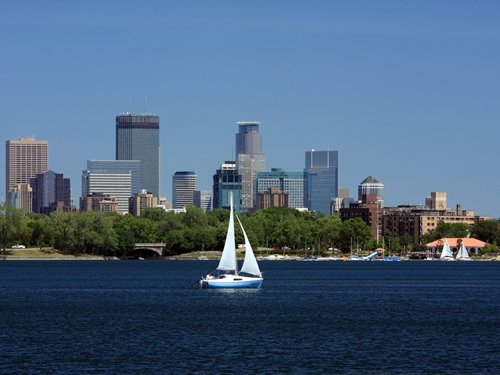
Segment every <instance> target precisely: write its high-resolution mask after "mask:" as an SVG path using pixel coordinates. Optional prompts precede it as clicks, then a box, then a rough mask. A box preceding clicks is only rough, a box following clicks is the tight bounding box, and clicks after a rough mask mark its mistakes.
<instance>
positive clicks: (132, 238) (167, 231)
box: [0, 204, 500, 256]
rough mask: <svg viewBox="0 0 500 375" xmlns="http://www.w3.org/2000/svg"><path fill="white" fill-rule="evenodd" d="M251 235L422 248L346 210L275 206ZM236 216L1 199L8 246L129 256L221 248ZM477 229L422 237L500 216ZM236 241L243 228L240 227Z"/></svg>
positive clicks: (2, 232) (292, 244)
mask: <svg viewBox="0 0 500 375" xmlns="http://www.w3.org/2000/svg"><path fill="white" fill-rule="evenodd" d="M239 217H240V219H241V221H242V223H243V225H244V227H245V230H246V231H247V235H248V237H249V240H250V242H251V243H252V246H253V247H254V248H256V247H259V246H260V247H273V248H280V249H281V248H284V247H286V248H290V249H292V250H295V251H300V249H304V248H305V249H307V248H309V249H313V250H315V251H316V253H320V252H324V251H325V250H327V249H329V248H337V249H340V250H342V251H343V252H349V251H350V250H351V249H353V248H354V249H361V250H367V251H368V250H372V249H375V248H377V247H380V246H384V247H385V248H388V249H389V248H390V250H391V251H392V252H394V253H401V252H404V251H410V250H421V248H420V245H418V244H414V243H413V241H412V238H411V237H410V236H408V235H405V236H403V237H395V238H392V237H391V236H385V237H384V238H380V239H379V241H378V242H377V240H376V239H375V238H374V237H373V235H372V233H371V230H370V228H369V227H368V225H366V224H365V223H364V222H363V221H362V220H361V219H359V218H357V219H350V220H347V221H344V222H342V221H341V219H340V218H339V217H338V216H328V217H327V216H324V215H321V214H320V215H316V214H315V213H310V212H300V211H297V210H295V209H292V208H288V207H271V208H268V209H266V210H260V211H257V212H255V213H253V214H240V215H239ZM228 221H229V211H227V210H224V209H216V210H214V211H209V212H207V213H204V212H203V211H202V210H201V209H199V208H196V207H194V206H188V207H187V208H186V213H180V214H175V213H173V212H165V211H164V210H162V209H159V208H150V209H146V210H144V211H143V215H142V216H140V217H135V216H132V215H118V214H114V213H106V214H103V213H101V212H77V213H71V212H54V213H52V214H51V215H50V216H45V215H37V214H33V213H24V212H23V211H22V210H19V209H15V208H12V207H10V206H9V205H7V204H2V205H0V244H1V245H2V249H3V251H4V252H5V249H6V248H7V247H10V246H12V245H13V244H16V243H20V244H24V245H26V246H37V247H40V248H43V247H45V246H51V247H53V248H55V249H58V250H60V251H62V252H64V253H68V254H95V255H97V254H99V255H105V256H121V255H123V254H126V253H128V252H130V251H132V250H133V249H134V246H135V243H158V242H162V243H164V244H165V255H175V254H182V253H187V252H191V251H195V250H201V249H206V250H210V249H215V250H221V249H222V248H223V246H224V240H225V236H226V231H227V225H228ZM470 231H471V229H470V228H469V226H468V225H467V224H462V223H457V224H441V225H438V227H437V228H436V230H435V231H433V232H432V233H429V234H427V235H424V236H422V237H423V238H422V243H427V242H430V241H432V240H434V239H437V238H441V237H465V236H467V234H469V233H470V234H472V235H474V236H475V237H476V238H478V239H481V240H483V241H486V242H489V243H492V244H496V243H498V241H500V229H499V223H498V221H497V220H492V221H491V222H480V223H478V224H477V225H475V226H474V227H473V228H472V232H470ZM236 241H237V243H243V242H244V241H243V234H242V233H241V230H240V229H239V228H238V227H237V228H236Z"/></svg>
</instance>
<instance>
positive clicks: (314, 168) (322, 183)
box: [304, 150, 339, 215]
mask: <svg viewBox="0 0 500 375" xmlns="http://www.w3.org/2000/svg"><path fill="white" fill-rule="evenodd" d="M305 156H306V163H305V164H306V167H305V168H304V173H305V174H306V178H307V208H308V209H309V210H310V211H319V212H322V213H323V214H325V215H330V203H331V199H332V198H336V197H338V186H339V185H338V179H339V178H338V175H339V170H338V167H339V164H338V160H339V156H338V151H330V150H328V151H314V150H311V151H306V155H305Z"/></svg>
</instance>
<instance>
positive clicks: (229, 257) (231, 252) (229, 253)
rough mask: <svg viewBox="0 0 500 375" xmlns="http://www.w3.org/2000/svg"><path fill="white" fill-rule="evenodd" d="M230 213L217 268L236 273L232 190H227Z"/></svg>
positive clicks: (236, 261)
mask: <svg viewBox="0 0 500 375" xmlns="http://www.w3.org/2000/svg"><path fill="white" fill-rule="evenodd" d="M229 202H230V207H231V208H230V213H229V226H228V228H227V234H226V242H225V243H224V249H223V250H222V255H221V258H220V261H219V266H218V267H217V269H218V270H222V271H234V272H235V274H237V273H238V260H237V259H236V252H235V249H236V242H235V239H234V215H233V192H229Z"/></svg>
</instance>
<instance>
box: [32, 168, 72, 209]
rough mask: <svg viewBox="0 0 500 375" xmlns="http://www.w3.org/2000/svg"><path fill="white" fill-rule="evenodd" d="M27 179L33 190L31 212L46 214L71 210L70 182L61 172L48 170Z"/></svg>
mask: <svg viewBox="0 0 500 375" xmlns="http://www.w3.org/2000/svg"><path fill="white" fill-rule="evenodd" d="M29 180H30V186H31V189H32V190H33V201H32V203H33V204H32V209H33V212H35V213H37V214H46V215H48V214H50V213H51V212H54V211H73V208H72V205H71V183H70V180H69V178H64V176H63V174H62V173H55V172H54V171H50V170H49V171H47V172H44V173H39V174H37V175H36V177H35V178H30V179H29Z"/></svg>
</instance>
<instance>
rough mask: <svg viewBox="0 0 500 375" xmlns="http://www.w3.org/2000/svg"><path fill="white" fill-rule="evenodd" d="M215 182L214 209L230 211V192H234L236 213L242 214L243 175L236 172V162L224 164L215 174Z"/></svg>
mask: <svg viewBox="0 0 500 375" xmlns="http://www.w3.org/2000/svg"><path fill="white" fill-rule="evenodd" d="M213 182H214V183H213V198H212V207H213V209H214V210H215V209H217V208H226V209H229V192H232V193H233V201H234V211H235V212H238V213H239V212H241V175H239V174H238V171H237V170H236V162H235V161H226V162H224V163H223V164H222V165H221V166H220V169H218V170H217V171H216V172H215V174H214V176H213Z"/></svg>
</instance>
